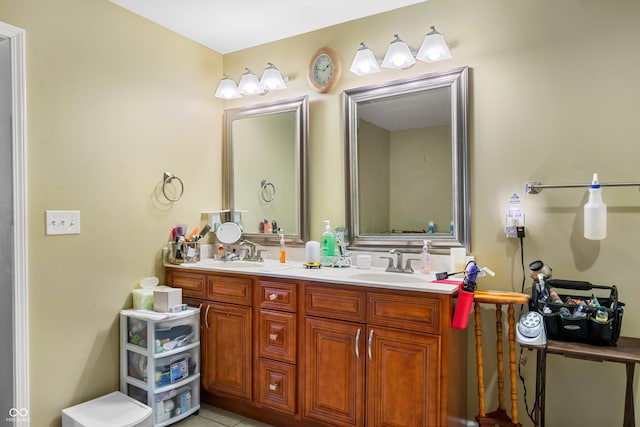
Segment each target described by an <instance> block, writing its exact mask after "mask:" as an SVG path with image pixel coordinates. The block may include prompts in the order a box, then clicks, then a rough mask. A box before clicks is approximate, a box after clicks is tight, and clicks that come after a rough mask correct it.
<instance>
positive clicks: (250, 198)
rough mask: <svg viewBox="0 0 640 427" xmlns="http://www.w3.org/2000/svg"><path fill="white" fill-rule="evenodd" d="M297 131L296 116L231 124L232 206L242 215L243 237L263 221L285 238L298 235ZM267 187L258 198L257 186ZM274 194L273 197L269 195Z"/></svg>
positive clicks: (280, 115) (289, 114)
mask: <svg viewBox="0 0 640 427" xmlns="http://www.w3.org/2000/svg"><path fill="white" fill-rule="evenodd" d="M297 128H298V126H297V123H296V112H295V111H287V112H280V113H277V114H268V115H263V116H258V117H248V118H244V119H240V120H234V121H233V131H232V132H233V140H234V144H233V162H234V171H235V173H234V176H233V180H234V185H235V189H234V190H235V193H234V198H235V203H234V205H235V206H237V208H238V209H241V210H246V211H248V212H245V213H243V214H242V226H243V229H244V231H245V232H247V233H258V232H259V228H258V227H259V223H260V222H261V221H263V220H265V219H266V220H267V221H269V222H272V221H273V220H276V221H277V223H278V228H282V229H283V230H284V233H286V234H298V235H299V234H300V230H299V229H298V221H297V217H298V212H299V211H300V210H299V209H298V201H297V199H298V197H297V194H298V190H297V189H298V188H299V187H298V186H297V185H296V184H297V183H296V182H295V180H294V179H292V177H295V176H296V160H297V159H298V150H297V149H296V144H297V137H296V136H297V135H298V132H297V131H296V129H297ZM263 180H266V181H268V182H270V183H272V184H273V187H274V189H271V188H270V187H267V189H266V190H265V192H264V196H265V197H266V198H267V200H269V197H272V196H273V200H271V201H270V202H266V201H265V200H264V199H263V198H262V196H263V194H262V191H261V182H262V181H263ZM274 190H275V195H274V193H273V191H274Z"/></svg>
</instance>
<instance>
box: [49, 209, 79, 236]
mask: <svg viewBox="0 0 640 427" xmlns="http://www.w3.org/2000/svg"><path fill="white" fill-rule="evenodd" d="M45 220H46V233H47V236H54V235H60V234H80V211H45Z"/></svg>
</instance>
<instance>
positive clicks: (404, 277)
mask: <svg viewBox="0 0 640 427" xmlns="http://www.w3.org/2000/svg"><path fill="white" fill-rule="evenodd" d="M350 277H351V279H354V280H364V281H367V282H381V283H427V280H426V279H425V278H423V277H416V276H414V275H411V274H394V273H358V274H354V275H353V276H350Z"/></svg>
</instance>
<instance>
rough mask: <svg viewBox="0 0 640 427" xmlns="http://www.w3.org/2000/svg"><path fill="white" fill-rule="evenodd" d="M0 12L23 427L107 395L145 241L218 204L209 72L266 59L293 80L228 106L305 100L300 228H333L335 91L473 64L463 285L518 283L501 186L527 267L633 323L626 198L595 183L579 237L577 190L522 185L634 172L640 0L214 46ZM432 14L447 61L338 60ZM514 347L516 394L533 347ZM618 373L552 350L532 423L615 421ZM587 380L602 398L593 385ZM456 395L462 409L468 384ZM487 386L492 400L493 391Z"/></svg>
mask: <svg viewBox="0 0 640 427" xmlns="http://www.w3.org/2000/svg"><path fill="white" fill-rule="evenodd" d="M0 17H1V18H0V19H2V20H3V21H5V22H8V23H9V24H12V25H16V26H18V27H22V28H25V29H26V30H27V38H26V40H27V90H28V136H29V147H28V170H29V176H28V178H29V228H30V230H29V231H30V237H29V248H30V254H29V255H30V260H29V274H30V298H31V306H30V322H31V324H30V327H31V351H32V360H31V408H30V409H31V421H32V425H34V426H50V425H51V426H53V425H58V424H59V412H60V409H62V408H64V407H65V406H68V405H70V404H74V403H78V402H80V401H83V400H87V399H89V398H91V397H95V396H97V395H99V394H103V393H106V392H108V391H110V390H113V389H116V388H117V387H118V371H117V368H118V339H117V337H118V330H117V323H116V322H117V312H118V310H119V309H120V308H122V307H125V306H127V305H128V304H129V303H130V299H129V298H130V297H129V292H130V290H131V288H133V287H134V286H135V284H136V283H137V281H138V280H139V279H140V278H142V277H144V276H147V275H151V274H158V275H160V274H161V273H162V271H161V268H160V259H159V250H160V247H161V246H162V245H163V243H164V242H165V240H166V236H167V233H168V230H169V229H170V227H171V226H172V225H174V224H175V223H176V222H187V223H189V224H196V223H198V221H199V220H200V216H199V212H200V211H202V210H207V209H215V208H218V207H219V205H218V203H219V200H220V193H221V189H220V180H221V177H220V151H221V150H220V140H221V126H220V124H221V120H222V107H223V106H222V104H221V103H220V102H219V101H217V100H214V99H213V98H212V94H213V92H214V90H215V85H216V83H217V80H218V79H219V78H220V76H221V75H222V71H224V72H226V73H228V74H230V75H232V76H234V77H235V78H236V79H237V78H238V77H239V76H240V74H241V73H242V71H243V68H244V67H250V68H252V69H254V70H261V69H262V68H264V67H265V66H266V62H267V61H271V62H273V63H274V64H276V65H277V66H278V67H279V68H280V70H282V71H283V73H285V74H289V75H290V76H291V78H292V80H291V81H290V82H289V89H287V90H286V91H283V92H275V93H271V94H268V95H266V96H265V97H263V98H260V99H258V98H244V99H240V100H234V101H230V102H226V103H225V104H224V107H225V108H229V107H234V106H239V105H245V104H249V103H255V102H268V101H273V100H276V99H279V98H293V97H296V96H299V95H303V94H310V145H311V147H310V160H311V164H310V193H311V194H310V196H311V197H310V220H311V227H312V228H311V237H312V238H314V239H318V238H319V236H320V233H321V232H322V220H323V219H325V218H328V219H330V220H331V223H332V225H333V226H340V225H344V176H343V175H344V174H343V172H342V171H343V161H344V160H343V159H344V147H343V132H342V130H341V123H342V121H341V113H340V112H341V108H340V107H341V103H340V93H341V92H342V91H343V90H344V89H349V88H354V87H358V86H363V85H366V84H370V83H377V82H381V81H386V80H393V79H398V78H403V77H410V76H415V75H419V74H424V73H428V72H432V71H438V70H445V69H449V68H453V67H458V66H463V65H468V66H470V70H471V72H470V87H471V101H470V107H471V115H470V144H471V174H470V181H471V200H472V206H471V212H472V215H473V217H472V251H473V254H474V255H475V256H476V257H477V259H478V261H479V262H480V264H481V265H487V266H489V267H491V268H492V269H493V270H495V271H496V273H497V275H496V277H495V278H484V279H482V280H481V281H480V283H479V286H480V287H481V288H484V289H506V290H520V287H521V282H522V273H521V266H520V248H519V247H518V243H517V241H514V240H507V239H506V238H505V237H504V233H503V227H504V216H505V212H506V207H507V200H508V198H509V196H510V195H511V193H513V192H517V193H518V194H520V195H521V196H522V198H523V208H524V210H525V213H526V218H527V236H528V237H527V238H526V239H525V261H526V262H527V263H528V262H529V261H531V260H534V259H538V258H542V259H543V260H545V262H546V263H548V264H549V265H551V266H552V267H553V270H554V273H555V275H556V277H561V278H572V279H588V280H591V281H593V282H596V283H604V284H607V283H615V284H617V285H618V286H619V289H620V294H621V296H622V300H623V301H625V302H626V303H627V306H628V312H627V314H626V315H625V320H624V325H623V334H625V335H632V336H633V335H635V336H637V335H638V333H637V331H638V330H639V327H640V315H638V314H637V310H635V309H634V308H635V307H636V306H637V305H638V302H639V301H638V296H637V295H638V293H637V292H636V289H635V287H636V286H637V284H636V280H635V271H633V269H632V268H633V266H634V264H635V262H636V258H637V257H636V256H635V252H636V246H637V243H636V241H635V239H634V236H637V235H638V234H639V233H640V215H638V214H639V213H640V199H639V197H640V196H639V195H638V191H637V190H635V189H628V188H627V189H624V188H623V189H605V191H604V198H605V201H606V203H607V204H608V205H609V221H608V226H609V230H608V236H609V237H608V238H607V239H606V240H604V241H602V242H589V241H586V240H584V239H583V237H582V214H581V212H582V205H583V204H584V202H585V200H586V191H585V190H545V191H543V192H542V193H541V194H539V195H537V196H529V195H524V194H522V193H523V188H524V184H525V182H526V181H528V180H538V181H541V182H543V183H564V182H587V181H588V180H589V179H590V177H591V174H592V173H593V172H598V173H599V174H600V179H601V181H603V182H614V181H638V173H637V159H638V158H639V157H640V144H639V143H638V141H637V139H638V135H639V134H640V128H639V125H638V123H639V122H638V120H637V100H638V99H639V98H640V85H638V84H637V76H636V74H637V70H638V69H639V68H640V67H639V66H640V56H638V55H637V54H636V53H635V52H636V51H637V46H638V44H640V27H639V26H638V25H637V22H638V18H639V17H640V3H638V2H635V1H632V0H620V1H616V2H601V1H597V0H564V1H562V2H558V1H552V0H523V1H519V2H513V1H508V0H484V1H481V2H480V1H473V0H430V1H428V2H426V3H423V4H420V5H416V6H412V7H409V8H406V9H402V10H400V11H397V12H392V13H388V14H385V15H382V16H375V17H371V18H368V19H364V20H359V21H356V22H353V23H349V24H345V25H339V26H336V27H332V28H330V29H326V30H321V31H316V32H312V33H308V34H305V35H302V36H298V37H294V38H291V39H286V40H282V41H279V42H275V43H269V44H267V45H264V46H260V47H256V48H252V49H247V50H244V51H240V52H237V53H233V54H229V55H225V56H224V58H222V57H221V56H220V55H218V54H216V53H214V52H211V51H209V50H207V49H205V48H203V47H201V46H199V45H197V44H194V43H191V42H188V41H186V40H184V39H182V38H180V37H179V36H177V35H175V34H173V33H171V32H168V31H166V30H163V29H161V28H159V27H157V26H155V25H153V24H150V23H149V22H147V21H145V20H143V19H141V18H139V17H136V16H135V15H132V14H130V13H128V12H126V11H124V10H122V9H120V8H118V7H117V6H115V5H113V4H111V3H109V2H108V1H106V0H64V1H63V0H52V1H48V2H42V1H36V0H23V1H12V0H0ZM429 25H437V28H438V29H439V30H440V31H441V32H442V33H443V34H444V35H445V36H446V37H447V39H448V41H449V42H450V43H451V44H452V47H453V55H454V57H453V59H451V60H449V61H446V62H441V63H436V64H430V65H429V64H423V63H418V64H416V66H414V67H413V68H411V69H410V70H406V71H389V70H385V71H383V72H382V73H380V74H377V75H374V76H369V77H356V76H355V75H353V74H351V73H350V72H349V71H348V67H349V64H350V61H351V58H352V55H353V53H354V52H355V49H356V48H357V47H358V44H359V42H360V41H365V42H366V43H367V44H368V45H369V46H370V47H371V48H373V49H374V50H375V51H376V53H377V54H378V55H379V56H382V54H383V51H384V49H385V47H386V46H387V44H388V43H389V41H390V40H391V39H392V36H393V33H394V32H399V33H400V36H401V37H402V38H403V39H405V40H407V41H409V42H410V44H412V45H413V46H414V47H417V45H418V44H419V42H420V41H421V39H422V38H423V37H424V34H425V33H426V32H427V31H428V27H429ZM323 46H330V47H333V48H334V49H336V50H337V52H338V54H339V55H340V57H341V58H342V63H343V68H344V69H343V77H342V79H341V81H340V83H339V84H338V86H337V87H336V88H335V89H334V90H333V91H331V92H330V93H329V94H315V93H311V92H310V89H309V86H308V84H307V83H306V77H305V73H306V68H307V65H308V62H309V59H310V57H311V54H312V53H313V52H314V51H315V50H316V49H318V48H321V47H323ZM223 60H224V70H223ZM164 170H170V171H172V172H174V173H176V174H177V175H179V176H180V177H181V178H182V179H183V181H184V182H185V187H186V190H185V195H184V197H183V199H182V200H181V201H180V202H178V203H175V204H168V203H166V202H162V200H161V199H160V198H159V196H158V188H159V187H158V186H159V184H160V181H161V177H162V172H163V171H164ZM327 200H329V201H330V202H329V203H327ZM46 209H80V210H81V212H82V233H81V234H80V235H78V236H61V237H46V236H44V212H43V211H44V210H46ZM485 318H487V319H488V320H487V325H488V327H489V328H491V327H492V321H491V319H490V317H489V316H485ZM470 335H471V334H470ZM470 339H471V337H470ZM492 347H493V341H492V340H488V341H487V343H486V345H485V349H486V351H488V354H485V363H486V370H485V373H486V374H487V375H488V377H487V378H486V379H485V384H486V385H487V386H489V387H491V388H492V389H495V382H496V380H495V376H494V375H493V374H492V372H494V370H493V369H492V359H493V357H492V354H491V350H490V349H491V348H492ZM470 348H473V346H472V347H470ZM528 359H529V362H528V364H527V365H526V366H525V368H524V375H525V376H526V377H527V378H528V381H527V383H528V389H529V395H528V396H529V401H530V403H531V397H532V395H533V391H532V389H533V382H532V379H533V375H534V366H533V365H534V359H535V358H534V355H533V354H529V357H528ZM472 362H473V358H470V363H472ZM469 372H471V373H473V372H475V370H474V369H473V368H471V369H470V370H469ZM623 372H624V369H623V368H622V366H617V365H612V364H604V365H603V364H593V363H590V362H584V361H575V360H569V359H564V358H560V357H556V356H550V358H549V378H548V384H547V398H548V405H547V410H548V412H547V421H548V423H549V424H550V425H575V424H577V423H579V424H580V425H585V426H595V425H620V424H622V397H623V395H624V394H623V392H624V378H623V375H624V374H623ZM595 385H598V386H600V387H601V389H606V390H607V393H601V394H596V393H591V392H590V390H591V389H592V388H593V387H594V386H595ZM519 391H520V394H522V389H521V387H520V390H519ZM467 392H468V394H469V397H470V409H469V418H473V416H474V415H475V414H476V412H477V409H476V407H475V395H476V384H475V379H474V378H473V377H472V378H470V381H469V389H468V390H467ZM488 398H489V402H488V407H489V409H493V407H494V406H495V396H492V394H491V393H490V395H489V396H488ZM592 401H593V403H591V402H592ZM576 408H579V409H578V411H577V412H576ZM605 408H606V409H605ZM639 410H640V407H639V405H638V403H636V412H638V411H639ZM524 412H525V411H524V405H522V404H521V405H520V421H521V422H522V423H523V424H524V425H525V426H528V425H531V424H530V423H529V421H528V420H527V419H526V416H525V414H524ZM576 417H577V418H578V421H576Z"/></svg>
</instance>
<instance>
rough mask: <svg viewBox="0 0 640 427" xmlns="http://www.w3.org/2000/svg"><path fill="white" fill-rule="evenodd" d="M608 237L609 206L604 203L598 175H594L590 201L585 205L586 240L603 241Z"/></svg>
mask: <svg viewBox="0 0 640 427" xmlns="http://www.w3.org/2000/svg"><path fill="white" fill-rule="evenodd" d="M605 237H607V205H605V204H604V202H603V201H602V188H600V182H599V181H598V174H597V173H594V174H593V181H592V182H591V188H589V201H588V202H587V204H586V205H584V238H585V239H589V240H602V239H604V238H605Z"/></svg>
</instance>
